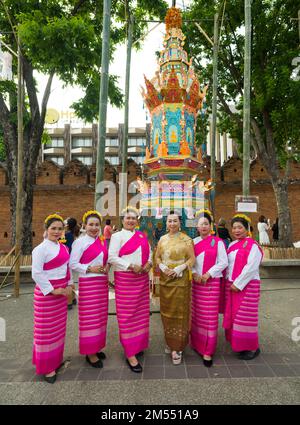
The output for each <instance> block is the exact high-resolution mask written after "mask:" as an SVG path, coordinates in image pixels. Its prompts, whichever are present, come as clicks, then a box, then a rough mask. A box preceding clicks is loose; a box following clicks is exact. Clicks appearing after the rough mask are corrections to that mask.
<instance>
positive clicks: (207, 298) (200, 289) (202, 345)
mask: <svg viewBox="0 0 300 425" xmlns="http://www.w3.org/2000/svg"><path fill="white" fill-rule="evenodd" d="M219 303H220V278H215V279H209V280H208V281H207V283H206V285H202V284H200V283H197V282H194V281H193V286H192V325H191V338H190V343H191V346H192V348H194V349H195V350H196V351H197V352H198V353H200V354H201V355H208V356H212V355H213V354H214V353H215V351H216V346H217V340H218V317H219Z"/></svg>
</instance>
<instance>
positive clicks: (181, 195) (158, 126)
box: [140, 7, 206, 236]
mask: <svg viewBox="0 0 300 425" xmlns="http://www.w3.org/2000/svg"><path fill="white" fill-rule="evenodd" d="M165 23H166V34H165V37H164V44H163V45H164V48H163V50H162V51H161V52H160V58H159V61H158V70H157V71H156V73H155V77H154V78H153V79H152V80H148V79H147V78H146V77H145V85H146V90H145V89H144V88H142V96H143V98H144V102H145V104H146V106H147V108H148V110H149V112H150V115H151V141H150V149H148V148H147V149H146V159H145V163H144V173H145V176H146V179H145V181H144V182H142V183H141V192H142V200H141V204H140V207H141V210H142V215H143V220H142V227H144V228H145V229H147V230H149V227H150V230H151V227H152V228H153V227H155V225H156V224H157V220H164V217H165V216H166V215H167V214H168V212H169V211H170V210H172V209H175V210H176V211H179V212H180V213H181V215H182V224H183V226H184V230H185V231H186V232H187V233H189V234H190V235H191V236H193V234H192V233H193V232H192V228H194V225H193V224H192V223H191V228H190V229H189V227H188V224H189V222H188V221H187V220H192V219H193V218H194V213H195V211H196V210H199V209H201V208H203V207H204V198H205V196H204V191H202V190H201V183H200V182H197V183H196V181H197V178H198V175H199V171H200V168H201V162H202V159H201V150H200V149H199V150H197V148H196V146H195V131H196V119H197V114H198V112H199V110H200V109H201V106H202V101H203V99H204V97H205V93H206V87H205V88H204V90H203V91H201V88H200V83H199V81H198V79H197V76H196V75H195V73H194V69H193V66H192V60H188V56H187V52H186V51H185V50H184V48H183V46H184V40H185V36H184V34H183V32H182V30H181V25H182V20H181V13H180V10H179V9H177V8H175V7H172V8H171V9H169V10H168V12H167V15H166V19H165ZM147 217H148V219H147ZM163 224H164V223H163ZM149 236H150V235H149Z"/></svg>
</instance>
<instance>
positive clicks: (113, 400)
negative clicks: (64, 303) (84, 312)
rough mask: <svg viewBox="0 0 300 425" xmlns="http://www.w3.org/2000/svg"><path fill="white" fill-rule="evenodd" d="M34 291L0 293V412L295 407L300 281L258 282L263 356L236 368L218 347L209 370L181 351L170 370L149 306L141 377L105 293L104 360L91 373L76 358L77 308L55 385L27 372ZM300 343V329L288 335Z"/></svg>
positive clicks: (224, 347)
mask: <svg viewBox="0 0 300 425" xmlns="http://www.w3.org/2000/svg"><path fill="white" fill-rule="evenodd" d="M32 292H33V286H32V285H28V284H27V285H23V286H22V287H21V296H20V298H19V299H17V300H16V299H13V298H6V293H5V292H4V291H1V292H0V316H1V317H2V318H4V319H5V320H6V342H0V404H110V405H111V404H300V342H296V341H293V340H292V336H291V335H292V332H293V329H294V328H295V324H294V325H292V320H293V319H294V318H295V317H299V326H300V280H287V281H282V280H280V281H279V280H272V281H271V280H264V281H263V285H262V295H261V304H260V341H261V349H262V354H261V355H260V356H259V357H258V358H256V359H255V360H253V361H251V362H244V361H240V360H238V359H237V358H236V357H235V356H234V355H233V354H232V353H231V350H230V347H229V345H228V344H227V343H225V341H224V336H223V331H222V329H221V327H220V329H219V341H218V349H217V354H216V356H215V359H214V360H215V361H214V366H213V367H212V368H211V369H207V368H205V367H204V366H203V364H202V361H201V359H200V357H199V356H198V355H197V354H196V353H195V352H194V351H192V350H191V349H190V348H187V349H186V351H185V355H184V362H183V364H182V365H180V366H173V365H172V363H171V360H170V358H169V356H168V355H165V354H163V348H164V340H163V332H162V326H161V320H160V315H159V313H158V310H159V306H158V304H157V303H152V315H151V341H150V348H149V350H147V352H146V353H145V355H144V358H143V359H142V362H143V365H144V371H143V373H142V374H134V373H132V372H131V371H130V370H129V369H128V367H127V366H126V364H125V362H124V358H123V355H122V349H121V346H120V344H119V340H118V328H117V322H116V317H115V315H114V312H115V306H114V299H113V298H114V294H113V291H111V298H112V299H111V301H110V316H109V323H108V344H107V347H106V349H105V352H106V354H107V359H106V360H105V361H104V368H103V369H100V370H97V369H93V368H91V367H90V366H89V365H88V364H87V363H86V362H85V360H84V358H83V357H81V356H79V354H78V352H77V335H78V333H77V307H74V308H73V310H71V311H69V313H68V330H67V341H66V347H65V358H66V363H65V367H64V368H63V369H62V370H61V371H60V373H59V376H58V380H57V382H56V383H55V384H54V385H50V384H47V383H45V382H43V381H42V380H41V378H40V377H38V376H36V375H35V372H34V368H33V366H32V365H31V348H32V320H33V319H32V315H33V310H32ZM294 334H295V335H296V336H297V335H298V337H299V339H300V328H299V330H298V331H297V330H294Z"/></svg>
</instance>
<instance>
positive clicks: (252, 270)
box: [227, 241, 262, 291]
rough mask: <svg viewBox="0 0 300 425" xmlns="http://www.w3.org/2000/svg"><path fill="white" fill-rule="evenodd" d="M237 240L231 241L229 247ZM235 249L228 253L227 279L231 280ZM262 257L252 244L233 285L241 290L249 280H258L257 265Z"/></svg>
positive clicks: (256, 247)
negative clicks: (243, 265)
mask: <svg viewBox="0 0 300 425" xmlns="http://www.w3.org/2000/svg"><path fill="white" fill-rule="evenodd" d="M237 242H238V241H234V242H231V244H230V245H229V247H231V246H232V245H234V244H236V243H237ZM236 254H237V250H235V251H232V252H230V253H229V254H228V269H227V279H229V280H230V281H232V273H233V268H234V263H235V257H236ZM261 259H262V254H261V252H260V250H259V248H258V246H257V245H256V244H254V245H253V246H252V248H251V250H250V253H249V256H248V261H247V264H246V265H245V267H244V268H243V270H242V273H241V274H240V275H239V276H238V277H237V278H236V279H235V281H233V284H234V286H236V287H237V288H238V289H240V290H241V291H242V290H243V289H244V288H245V287H246V285H247V284H248V283H249V282H250V281H251V280H260V276H259V266H260V262H261Z"/></svg>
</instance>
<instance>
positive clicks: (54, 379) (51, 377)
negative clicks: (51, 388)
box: [44, 374, 56, 384]
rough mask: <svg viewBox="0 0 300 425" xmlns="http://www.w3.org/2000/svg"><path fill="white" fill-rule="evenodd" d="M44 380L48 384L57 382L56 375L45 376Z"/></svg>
mask: <svg viewBox="0 0 300 425" xmlns="http://www.w3.org/2000/svg"><path fill="white" fill-rule="evenodd" d="M44 380H45V381H46V382H48V383H49V384H54V382H55V381H56V374H55V375H53V376H46V375H44Z"/></svg>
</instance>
